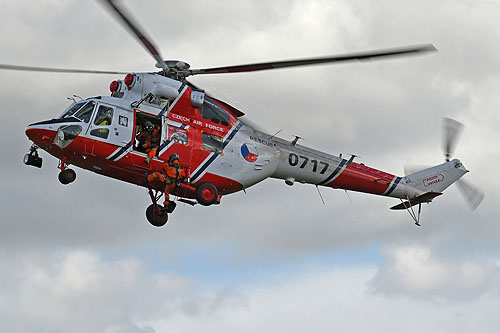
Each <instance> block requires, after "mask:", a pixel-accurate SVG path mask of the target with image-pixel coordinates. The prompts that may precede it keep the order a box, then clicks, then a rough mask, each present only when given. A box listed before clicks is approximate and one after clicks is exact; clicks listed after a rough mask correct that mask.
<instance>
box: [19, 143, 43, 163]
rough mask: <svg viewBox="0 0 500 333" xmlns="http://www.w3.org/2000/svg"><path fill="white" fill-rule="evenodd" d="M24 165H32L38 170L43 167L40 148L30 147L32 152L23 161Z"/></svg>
mask: <svg viewBox="0 0 500 333" xmlns="http://www.w3.org/2000/svg"><path fill="white" fill-rule="evenodd" d="M23 162H24V164H26V165H31V166H34V167H37V168H41V167H42V158H41V157H40V156H38V146H37V145H35V144H33V145H32V146H31V147H30V152H29V153H28V154H26V155H24V159H23Z"/></svg>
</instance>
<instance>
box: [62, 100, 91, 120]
mask: <svg viewBox="0 0 500 333" xmlns="http://www.w3.org/2000/svg"><path fill="white" fill-rule="evenodd" d="M83 104H85V102H78V103H74V104H71V105H70V107H69V108H68V109H67V110H66V111H64V113H63V114H62V116H61V117H60V118H61V119H64V118H69V117H73V115H74V114H75V112H76V111H78V110H79V109H80V108H81V107H82V106H83Z"/></svg>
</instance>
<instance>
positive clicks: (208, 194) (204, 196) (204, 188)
mask: <svg viewBox="0 0 500 333" xmlns="http://www.w3.org/2000/svg"><path fill="white" fill-rule="evenodd" d="M218 196H219V193H218V191H217V187H215V185H214V184H212V183H201V184H200V185H199V186H198V187H197V188H196V200H198V202H199V203H200V204H201V205H203V206H210V205H213V204H214V203H215V202H216V201H217V197H218Z"/></svg>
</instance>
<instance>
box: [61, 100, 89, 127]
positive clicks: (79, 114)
mask: <svg viewBox="0 0 500 333" xmlns="http://www.w3.org/2000/svg"><path fill="white" fill-rule="evenodd" d="M94 107H95V102H94V101H88V100H87V101H80V102H77V103H74V104H72V105H70V107H69V108H68V109H67V110H66V111H64V113H63V114H62V115H61V117H59V119H67V118H76V119H78V120H79V121H82V122H84V123H88V122H89V121H90V118H91V117H92V111H94Z"/></svg>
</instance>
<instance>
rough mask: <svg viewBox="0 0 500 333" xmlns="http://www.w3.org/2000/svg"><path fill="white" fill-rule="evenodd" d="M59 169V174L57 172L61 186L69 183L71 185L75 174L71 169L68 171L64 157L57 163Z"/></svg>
mask: <svg viewBox="0 0 500 333" xmlns="http://www.w3.org/2000/svg"><path fill="white" fill-rule="evenodd" d="M58 168H59V169H61V172H59V175H58V178H59V181H60V182H61V184H63V185H68V184H69V183H72V182H74V181H75V179H76V172H75V170H73V169H68V168H67V164H66V157H64V158H63V159H62V160H61V161H60V162H59V166H58Z"/></svg>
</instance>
